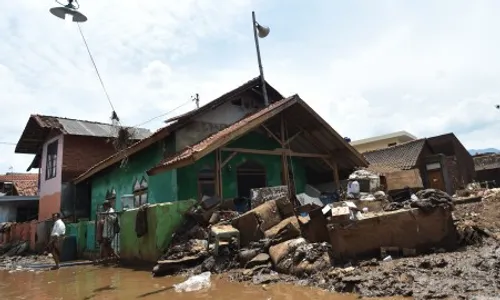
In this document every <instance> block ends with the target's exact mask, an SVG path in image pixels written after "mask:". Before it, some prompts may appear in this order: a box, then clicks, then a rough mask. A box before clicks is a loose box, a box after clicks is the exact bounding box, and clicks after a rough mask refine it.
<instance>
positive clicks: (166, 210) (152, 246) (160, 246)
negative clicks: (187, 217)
mask: <svg viewBox="0 0 500 300" xmlns="http://www.w3.org/2000/svg"><path fill="white" fill-rule="evenodd" d="M195 203H196V201H195V200H186V201H176V202H170V203H161V204H156V205H152V206H151V207H149V208H148V213H147V214H148V233H147V234H146V235H145V236H143V237H140V238H137V235H136V233H135V219H136V216H137V211H138V209H132V210H127V211H125V212H123V214H121V216H120V225H121V231H120V256H121V258H122V259H125V260H139V261H148V262H156V261H157V260H158V258H159V257H160V256H161V255H162V254H163V253H164V251H165V249H166V248H167V247H168V245H169V244H170V241H171V240H172V234H173V233H174V232H175V231H176V230H177V229H178V227H179V226H180V225H181V224H182V220H183V215H184V213H185V212H186V211H187V210H188V209H189V208H191V207H192V206H193V205H194V204H195Z"/></svg>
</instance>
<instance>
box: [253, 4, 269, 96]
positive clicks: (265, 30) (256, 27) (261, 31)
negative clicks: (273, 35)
mask: <svg viewBox="0 0 500 300" xmlns="http://www.w3.org/2000/svg"><path fill="white" fill-rule="evenodd" d="M252 27H253V37H254V39H255V50H256V51H257V61H258V63H259V71H260V80H261V81H262V83H261V85H262V95H263V96H264V104H265V105H266V106H268V105H269V99H268V98H267V89H266V81H265V80H264V70H263V69H262V60H261V58H260V47H259V39H258V37H260V38H265V37H266V36H267V35H268V34H269V31H270V29H269V27H265V26H262V25H260V24H259V23H257V21H256V20H255V12H254V11H252ZM257 35H258V37H257Z"/></svg>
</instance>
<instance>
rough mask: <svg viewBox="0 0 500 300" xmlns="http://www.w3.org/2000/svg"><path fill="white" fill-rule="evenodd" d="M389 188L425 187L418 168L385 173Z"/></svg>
mask: <svg viewBox="0 0 500 300" xmlns="http://www.w3.org/2000/svg"><path fill="white" fill-rule="evenodd" d="M385 178H386V182H387V190H388V191H392V190H400V189H403V188H405V187H410V188H423V187H424V185H423V183H422V178H421V177H420V172H419V170H418V169H412V170H404V171H397V172H391V173H386V174H385Z"/></svg>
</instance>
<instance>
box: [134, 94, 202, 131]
mask: <svg viewBox="0 0 500 300" xmlns="http://www.w3.org/2000/svg"><path fill="white" fill-rule="evenodd" d="M191 102H193V100H188V101H186V102H184V103H182V104H181V105H179V106H177V107H176V108H174V109H172V110H169V111H167V112H166V113H163V114H161V115H158V116H156V117H153V118H151V119H149V120H147V121H145V122H142V123H140V124H137V125H134V126H132V127H139V126H142V125H145V124H147V123H149V122H151V121H154V120H156V119H158V118H161V117H164V116H166V115H168V114H170V113H172V112H174V111H176V110H178V109H179V108H181V107H183V106H185V105H186V104H189V103H191Z"/></svg>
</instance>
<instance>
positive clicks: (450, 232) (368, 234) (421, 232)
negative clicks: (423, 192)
mask: <svg viewBox="0 0 500 300" xmlns="http://www.w3.org/2000/svg"><path fill="white" fill-rule="evenodd" d="M328 232H329V236H330V243H331V245H332V251H333V255H334V257H335V258H336V259H339V260H347V259H354V258H355V259H359V258H364V257H374V256H377V255H380V248H381V247H398V248H401V249H402V248H408V249H415V250H416V251H417V252H424V251H426V250H428V249H430V248H444V249H446V250H452V249H454V248H456V246H457V231H456V227H455V225H454V224H453V218H452V213H451V209H447V208H445V207H436V208H435V209H434V210H432V211H429V212H424V211H422V210H420V209H417V208H413V209H410V210H399V211H394V212H387V213H384V214H383V215H374V216H371V217H367V218H364V219H361V220H358V221H357V222H355V223H351V224H350V225H348V226H342V225H339V224H330V225H329V226H328Z"/></svg>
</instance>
